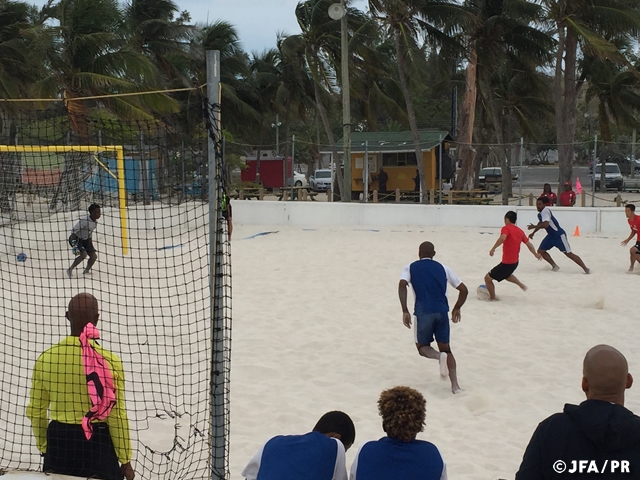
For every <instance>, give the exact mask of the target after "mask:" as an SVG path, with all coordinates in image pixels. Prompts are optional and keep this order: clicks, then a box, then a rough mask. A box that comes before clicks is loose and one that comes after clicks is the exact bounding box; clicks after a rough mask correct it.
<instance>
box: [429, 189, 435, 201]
mask: <svg viewBox="0 0 640 480" xmlns="http://www.w3.org/2000/svg"><path fill="white" fill-rule="evenodd" d="M429 203H430V204H431V205H433V204H435V203H436V191H435V189H433V188H432V189H431V190H429Z"/></svg>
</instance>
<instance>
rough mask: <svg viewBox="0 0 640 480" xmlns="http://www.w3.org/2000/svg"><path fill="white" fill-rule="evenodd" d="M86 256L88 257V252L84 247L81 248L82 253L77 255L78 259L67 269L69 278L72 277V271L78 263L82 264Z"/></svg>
mask: <svg viewBox="0 0 640 480" xmlns="http://www.w3.org/2000/svg"><path fill="white" fill-rule="evenodd" d="M85 258H87V252H86V251H85V250H84V249H83V248H80V255H78V256H77V257H76V259H75V260H74V261H73V263H72V264H71V266H70V267H69V268H68V269H67V276H68V277H69V278H71V277H72V275H73V273H72V272H73V269H74V268H76V267H77V266H78V265H80V264H81V263H82V262H84V259H85Z"/></svg>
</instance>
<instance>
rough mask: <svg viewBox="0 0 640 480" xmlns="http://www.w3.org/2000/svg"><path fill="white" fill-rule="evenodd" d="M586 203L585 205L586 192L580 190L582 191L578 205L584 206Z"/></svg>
mask: <svg viewBox="0 0 640 480" xmlns="http://www.w3.org/2000/svg"><path fill="white" fill-rule="evenodd" d="M586 205H587V192H585V191H584V190H582V193H581V194H580V206H581V207H585V206H586Z"/></svg>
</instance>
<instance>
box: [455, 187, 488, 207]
mask: <svg viewBox="0 0 640 480" xmlns="http://www.w3.org/2000/svg"><path fill="white" fill-rule="evenodd" d="M490 193H492V192H490V191H488V190H445V191H443V192H442V196H443V198H442V199H443V201H446V202H447V203H448V204H449V205H452V204H457V205H488V204H490V203H493V198H489V194H490Z"/></svg>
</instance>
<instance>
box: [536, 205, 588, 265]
mask: <svg viewBox="0 0 640 480" xmlns="http://www.w3.org/2000/svg"><path fill="white" fill-rule="evenodd" d="M536 208H537V209H538V212H539V213H538V224H537V225H534V224H532V223H530V224H529V226H528V228H529V230H533V232H531V234H530V235H529V238H531V239H533V236H534V235H535V234H536V232H537V231H538V230H541V229H543V228H544V229H545V230H546V231H547V236H546V237H544V239H543V240H542V242H540V247H538V253H539V254H540V255H542V258H544V259H545V260H546V261H547V262H549V264H550V265H551V268H552V270H553V271H554V272H557V271H558V270H560V267H559V266H558V265H557V264H556V262H554V261H553V258H551V255H549V250H551V249H552V248H553V247H555V248H557V249H558V250H560V251H561V252H562V253H564V254H565V255H566V256H567V257H569V258H570V259H571V260H573V261H574V262H576V263H577V264H578V265H580V268H582V270H584V273H587V274H588V273H590V271H589V269H588V268H587V266H586V265H585V264H584V262H583V261H582V259H581V258H580V257H579V256H578V255H576V254H575V253H573V252H572V251H571V246H570V245H569V241H568V240H567V233H566V232H565V231H564V230H563V229H562V227H560V224H559V223H558V220H556V218H555V217H554V216H553V213H551V209H550V208H549V199H548V198H547V197H540V198H539V199H538V201H537V202H536Z"/></svg>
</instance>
